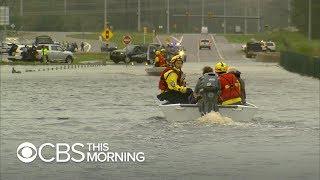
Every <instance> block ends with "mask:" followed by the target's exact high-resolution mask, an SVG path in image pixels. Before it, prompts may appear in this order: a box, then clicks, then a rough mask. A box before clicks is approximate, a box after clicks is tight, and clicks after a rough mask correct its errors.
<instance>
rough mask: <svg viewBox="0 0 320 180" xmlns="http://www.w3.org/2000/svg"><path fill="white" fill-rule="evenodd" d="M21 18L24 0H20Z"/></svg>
mask: <svg viewBox="0 0 320 180" xmlns="http://www.w3.org/2000/svg"><path fill="white" fill-rule="evenodd" d="M20 16H23V0H20Z"/></svg>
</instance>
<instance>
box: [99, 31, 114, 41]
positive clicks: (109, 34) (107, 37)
mask: <svg viewBox="0 0 320 180" xmlns="http://www.w3.org/2000/svg"><path fill="white" fill-rule="evenodd" d="M101 35H102V37H103V38H104V39H105V40H106V41H109V40H110V39H111V38H112V36H113V33H112V31H111V30H110V29H109V28H107V29H105V30H104V31H103V32H102V33H101Z"/></svg>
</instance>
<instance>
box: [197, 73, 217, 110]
mask: <svg viewBox="0 0 320 180" xmlns="http://www.w3.org/2000/svg"><path fill="white" fill-rule="evenodd" d="M199 93H200V95H201V99H200V100H199V101H198V106H199V111H200V113H201V114H202V115H204V114H207V113H209V112H211V111H215V112H218V111H219V107H218V98H219V94H220V82H219V80H218V77H217V75H216V74H215V73H213V72H210V73H206V74H204V75H203V79H202V81H201V83H200V91H199Z"/></svg>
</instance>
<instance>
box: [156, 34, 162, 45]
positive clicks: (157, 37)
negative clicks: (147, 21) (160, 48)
mask: <svg viewBox="0 0 320 180" xmlns="http://www.w3.org/2000/svg"><path fill="white" fill-rule="evenodd" d="M156 39H157V41H158V43H159V44H160V45H162V42H161V41H160V39H159V36H158V35H156Z"/></svg>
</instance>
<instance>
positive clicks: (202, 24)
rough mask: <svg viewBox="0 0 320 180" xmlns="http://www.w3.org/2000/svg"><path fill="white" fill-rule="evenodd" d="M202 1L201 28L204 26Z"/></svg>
mask: <svg viewBox="0 0 320 180" xmlns="http://www.w3.org/2000/svg"><path fill="white" fill-rule="evenodd" d="M203 13H204V0H202V1H201V27H203V26H204V17H203V16H204V14H203Z"/></svg>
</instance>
